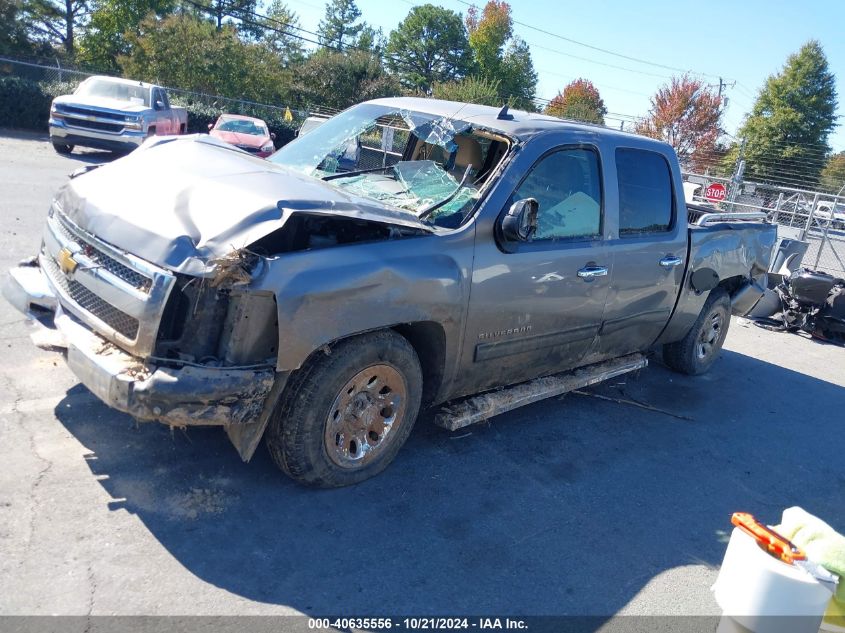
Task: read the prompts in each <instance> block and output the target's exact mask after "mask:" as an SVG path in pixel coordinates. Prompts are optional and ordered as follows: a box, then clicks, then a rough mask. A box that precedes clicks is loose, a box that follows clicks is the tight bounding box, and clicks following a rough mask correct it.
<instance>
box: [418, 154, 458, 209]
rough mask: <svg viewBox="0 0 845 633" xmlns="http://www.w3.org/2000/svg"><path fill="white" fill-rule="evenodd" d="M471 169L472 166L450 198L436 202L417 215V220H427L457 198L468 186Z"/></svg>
mask: <svg viewBox="0 0 845 633" xmlns="http://www.w3.org/2000/svg"><path fill="white" fill-rule="evenodd" d="M471 169H472V165H467V168H466V171H465V172H464V177H463V178H461V182H459V183H458V186H457V187H455V190H454V191H453V192H452V193H450V194H449V195H448V196H446V197H445V198H443V200H441V201H440V202H435V203H434V204H432V205H430V206H428V207H426V208H425V209H422V210H421V211H420V212H419V213H418V214H417V219H419V220H422V219H424V218H427V217H428V216H429V215H431V214H432V213H433V212H434V211H437V209H439V208H440V207H442V206H444V205H447V204H449V203H450V202H451V201H452V200H454V199H455V196H457V195H458V193H459V192H460V190H461V189H463V188H464V185H465V184H466V182H467V179H468V178H469V172H470V170H471Z"/></svg>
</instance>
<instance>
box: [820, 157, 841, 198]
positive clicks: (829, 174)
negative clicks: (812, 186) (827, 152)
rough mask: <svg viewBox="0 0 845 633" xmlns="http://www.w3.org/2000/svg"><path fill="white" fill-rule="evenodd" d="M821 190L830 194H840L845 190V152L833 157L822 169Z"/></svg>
mask: <svg viewBox="0 0 845 633" xmlns="http://www.w3.org/2000/svg"><path fill="white" fill-rule="evenodd" d="M820 185H821V188H822V189H824V190H825V191H829V192H830V193H839V192H840V191H842V189H843V188H845V152H839V153H838V154H834V155H833V156H831V157H830V158H829V159H828V161H827V163H826V164H825V166H824V169H822V173H821V179H820Z"/></svg>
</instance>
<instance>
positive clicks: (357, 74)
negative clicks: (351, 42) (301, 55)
mask: <svg viewBox="0 0 845 633" xmlns="http://www.w3.org/2000/svg"><path fill="white" fill-rule="evenodd" d="M294 90H295V93H296V95H297V97H298V99H299V101H300V102H302V103H308V104H317V105H322V106H325V107H329V108H335V109H338V110H340V109H343V108H347V107H349V106H351V105H353V104H355V103H358V102H360V101H366V100H367V99H377V98H378V97H390V96H395V95H398V94H399V93H400V91H401V87H400V85H399V82H398V81H397V80H396V78H395V77H393V75H391V74H389V73H388V72H387V70H385V68H384V66H382V64H381V61H380V60H379V58H378V56H376V55H374V54H372V53H369V52H367V51H361V50H348V51H345V52H342V53H340V52H336V51H332V50H329V49H321V50H318V51H317V52H316V53H314V54H313V55H311V57H309V58H308V59H307V60H306V62H305V63H304V64H302V66H300V67H299V68H298V69H297V72H296V80H295V83H294Z"/></svg>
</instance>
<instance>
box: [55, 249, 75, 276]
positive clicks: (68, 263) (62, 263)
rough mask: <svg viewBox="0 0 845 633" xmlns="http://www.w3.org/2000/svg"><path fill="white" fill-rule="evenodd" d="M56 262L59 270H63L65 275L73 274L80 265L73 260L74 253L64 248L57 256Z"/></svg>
mask: <svg viewBox="0 0 845 633" xmlns="http://www.w3.org/2000/svg"><path fill="white" fill-rule="evenodd" d="M56 262H58V264H59V268H61V269H62V272H63V273H64V274H65V275H69V274H71V273H72V272H73V271H74V270H76V267H77V266H78V265H79V262H77V261H76V260H75V259H74V258H73V253H71V252H70V250H68V249H67V248H63V249H62V250H60V251H59V254H58V255H56Z"/></svg>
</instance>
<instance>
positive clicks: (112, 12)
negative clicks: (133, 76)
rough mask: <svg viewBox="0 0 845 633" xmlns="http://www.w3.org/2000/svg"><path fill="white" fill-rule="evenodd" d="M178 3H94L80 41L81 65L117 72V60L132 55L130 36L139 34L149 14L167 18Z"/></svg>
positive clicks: (98, 0) (159, 0)
mask: <svg viewBox="0 0 845 633" xmlns="http://www.w3.org/2000/svg"><path fill="white" fill-rule="evenodd" d="M175 3H176V0H94V4H93V8H92V11H91V20H90V21H89V23H88V25H87V26H86V28H85V31H84V33H83V35H82V37H81V38H80V41H79V51H78V54H77V58H78V60H79V61H80V62H82V63H84V64H86V65H88V66H91V67H94V68H99V69H102V70H107V71H117V70H118V69H119V66H118V64H117V57H118V56H119V55H126V54H127V53H129V40H128V39H127V38H126V35H127V33H134V34H137V33H138V32H139V28H140V24H141V21H142V20H143V19H144V18H146V17H147V16H148V15H153V16H157V17H163V16H165V15H167V14H169V13H171V12H172V11H173V10H174V8H175Z"/></svg>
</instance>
